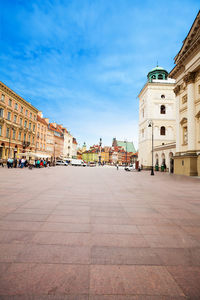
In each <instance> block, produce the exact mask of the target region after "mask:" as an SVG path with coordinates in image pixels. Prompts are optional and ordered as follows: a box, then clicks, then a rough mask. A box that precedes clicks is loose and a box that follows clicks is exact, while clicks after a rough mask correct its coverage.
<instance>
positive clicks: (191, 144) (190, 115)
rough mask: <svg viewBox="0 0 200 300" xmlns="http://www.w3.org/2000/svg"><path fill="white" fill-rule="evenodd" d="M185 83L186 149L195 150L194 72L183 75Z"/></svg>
mask: <svg viewBox="0 0 200 300" xmlns="http://www.w3.org/2000/svg"><path fill="white" fill-rule="evenodd" d="M184 81H185V82H186V84H187V96H188V97H187V98H188V99H187V119H188V120H187V121H188V127H187V129H188V151H194V150H195V103H194V100H195V94H194V92H195V91H194V81H195V73H189V74H187V75H186V76H185V77H184Z"/></svg>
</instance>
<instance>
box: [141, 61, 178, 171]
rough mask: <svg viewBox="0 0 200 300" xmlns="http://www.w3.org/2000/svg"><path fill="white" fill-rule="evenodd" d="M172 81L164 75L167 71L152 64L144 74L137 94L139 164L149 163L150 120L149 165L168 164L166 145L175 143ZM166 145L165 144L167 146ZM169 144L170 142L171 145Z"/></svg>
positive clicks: (149, 166) (147, 166)
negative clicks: (153, 66)
mask: <svg viewBox="0 0 200 300" xmlns="http://www.w3.org/2000/svg"><path fill="white" fill-rule="evenodd" d="M174 85H175V82H174V80H173V79H170V78H168V72H167V71H166V70H165V69H163V68H162V67H159V66H157V67H155V68H154V69H152V70H151V71H150V72H149V73H148V75H147V82H146V84H145V85H144V87H143V88H142V90H141V91H140V93H139V95H138V97H139V145H138V148H139V153H138V156H139V163H140V165H142V166H143V168H146V169H150V168H151V166H152V127H151V124H152V123H153V144H154V154H153V166H154V167H155V165H157V166H158V167H159V168H160V167H161V165H162V164H163V163H165V164H166V165H167V167H169V166H168V163H169V161H170V155H171V153H175V148H174V151H173V150H171V149H170V147H171V146H172V144H173V145H174V143H175V94H174V91H173V89H174ZM167 147H168V148H169V149H168V150H169V151H170V152H169V151H168V150H166V149H167ZM172 147H173V146H172Z"/></svg>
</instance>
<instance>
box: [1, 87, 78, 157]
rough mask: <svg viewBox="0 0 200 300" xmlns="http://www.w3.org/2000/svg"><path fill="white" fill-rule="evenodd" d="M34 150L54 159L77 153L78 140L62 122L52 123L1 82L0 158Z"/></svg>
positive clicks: (40, 154) (40, 155)
mask: <svg viewBox="0 0 200 300" xmlns="http://www.w3.org/2000/svg"><path fill="white" fill-rule="evenodd" d="M25 152H33V153H36V154H37V156H38V157H40V158H49V159H50V160H51V161H53V160H55V159H57V158H60V157H64V158H72V157H76V156H77V141H76V139H75V138H74V137H73V136H72V135H71V134H70V132H69V131H68V130H67V129H66V128H64V127H63V126H62V125H58V124H57V123H50V122H49V119H48V118H43V114H42V112H40V111H38V109H37V108H35V107H34V106H33V105H31V104H30V103H29V102H28V101H26V100H25V99H23V98H22V97H21V96H19V95H18V94H16V93H15V92H14V91H12V90H11V89H10V88H9V87H7V86H6V85H5V84H4V83H2V82H0V159H7V158H8V157H12V158H13V157H16V156H17V154H19V153H25Z"/></svg>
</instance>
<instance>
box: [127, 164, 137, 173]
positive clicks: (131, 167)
mask: <svg viewBox="0 0 200 300" xmlns="http://www.w3.org/2000/svg"><path fill="white" fill-rule="evenodd" d="M124 170H125V171H129V172H130V171H135V165H130V166H126V167H125V168H124Z"/></svg>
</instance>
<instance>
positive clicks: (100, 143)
mask: <svg viewBox="0 0 200 300" xmlns="http://www.w3.org/2000/svg"><path fill="white" fill-rule="evenodd" d="M101 145H102V138H100V140H99V147H100V149H99V150H100V151H99V166H100V165H101Z"/></svg>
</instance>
